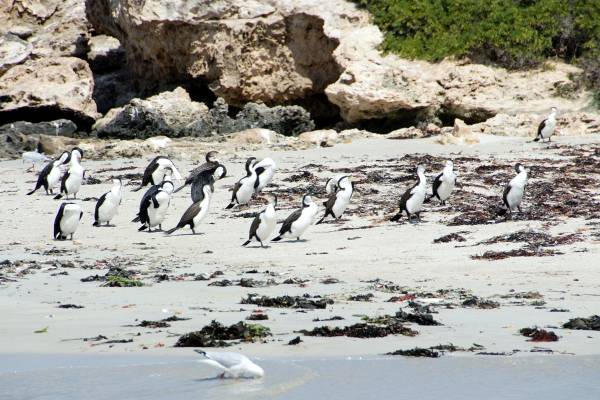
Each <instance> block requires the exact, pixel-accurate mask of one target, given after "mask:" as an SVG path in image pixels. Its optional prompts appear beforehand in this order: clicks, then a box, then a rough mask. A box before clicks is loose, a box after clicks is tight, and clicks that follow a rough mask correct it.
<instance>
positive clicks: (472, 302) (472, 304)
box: [462, 296, 500, 310]
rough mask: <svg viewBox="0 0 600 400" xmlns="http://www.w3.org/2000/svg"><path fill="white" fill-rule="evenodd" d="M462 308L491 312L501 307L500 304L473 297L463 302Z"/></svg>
mask: <svg viewBox="0 0 600 400" xmlns="http://www.w3.org/2000/svg"><path fill="white" fill-rule="evenodd" d="M462 306H463V307H467V308H481V309H484V310H489V309H492V308H498V307H500V303H498V302H496V301H493V300H486V299H482V298H479V297H477V296H473V297H471V298H468V299H466V300H464V301H463V302H462Z"/></svg>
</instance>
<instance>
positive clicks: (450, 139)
mask: <svg viewBox="0 0 600 400" xmlns="http://www.w3.org/2000/svg"><path fill="white" fill-rule="evenodd" d="M436 141H437V142H438V143H440V144H477V143H479V135H477V134H475V133H473V132H472V130H471V127H470V126H468V125H467V124H465V122H464V121H463V120H461V119H458V118H456V119H455V120H454V127H453V128H452V130H451V131H450V130H449V129H448V128H443V129H442V131H441V135H440V136H438V137H437V140H436Z"/></svg>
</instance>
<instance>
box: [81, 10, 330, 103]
mask: <svg viewBox="0 0 600 400" xmlns="http://www.w3.org/2000/svg"><path fill="white" fill-rule="evenodd" d="M336 1H338V0H336ZM86 3H87V15H88V18H89V20H90V21H91V22H92V24H93V25H94V28H95V30H96V31H97V32H100V33H104V34H108V35H111V36H114V37H116V38H117V39H119V40H120V41H121V43H122V44H123V46H124V48H125V49H126V53H127V57H128V64H129V65H130V66H131V69H132V71H133V73H134V75H135V76H137V77H139V78H141V80H142V82H149V83H151V84H155V83H159V84H164V83H172V82H185V81H188V82H189V81H196V82H204V83H205V84H207V85H208V87H209V88H210V90H212V91H213V92H214V93H215V94H216V95H217V96H220V97H223V98H224V99H225V100H226V101H227V103H229V104H233V105H238V106H241V105H243V104H245V103H247V102H261V103H265V104H267V105H274V104H289V103H292V102H294V101H296V100H298V99H302V98H305V97H307V96H310V95H311V94H314V93H322V92H323V90H324V89H325V87H326V86H327V85H328V84H329V83H331V82H333V81H335V80H336V79H337V77H338V75H339V72H340V70H339V66H338V65H337V63H336V62H335V60H334V58H333V51H334V50H335V48H336V47H337V45H338V41H337V39H335V38H333V37H330V36H328V35H327V34H326V33H325V29H324V23H325V21H324V19H323V18H322V17H321V16H319V15H315V13H311V12H309V8H300V9H298V8H294V9H292V10H288V12H284V10H282V7H280V6H279V4H278V3H286V2H284V1H264V0H262V1H258V0H227V1H225V0H223V1H216V2H209V1H202V2H189V1H186V0H173V1H170V2H165V1H161V0H148V1H144V2H139V1H137V0H87V1H86ZM311 3H312V4H313V5H314V4H316V3H317V2H316V1H312V2H311ZM315 49H318V51H315Z"/></svg>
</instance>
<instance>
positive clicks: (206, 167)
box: [185, 161, 219, 185]
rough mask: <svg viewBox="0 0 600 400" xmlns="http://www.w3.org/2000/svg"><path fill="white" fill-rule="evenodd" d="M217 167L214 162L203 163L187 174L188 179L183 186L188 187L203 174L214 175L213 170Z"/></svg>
mask: <svg viewBox="0 0 600 400" xmlns="http://www.w3.org/2000/svg"><path fill="white" fill-rule="evenodd" d="M218 166H219V163H218V162H214V161H207V162H205V163H204V164H202V165H200V166H198V167H196V168H194V169H193V170H191V171H190V173H189V174H188V177H187V178H186V180H185V184H186V185H189V184H190V183H192V182H193V181H194V180H195V179H196V177H197V176H198V175H200V174H203V173H206V172H209V173H210V174H211V175H212V174H214V173H215V170H216V169H217V167H218Z"/></svg>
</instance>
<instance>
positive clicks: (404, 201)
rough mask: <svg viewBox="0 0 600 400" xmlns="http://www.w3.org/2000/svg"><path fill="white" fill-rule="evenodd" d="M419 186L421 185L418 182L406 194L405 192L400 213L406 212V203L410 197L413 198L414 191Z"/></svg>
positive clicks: (401, 199) (401, 200)
mask: <svg viewBox="0 0 600 400" xmlns="http://www.w3.org/2000/svg"><path fill="white" fill-rule="evenodd" d="M418 184H419V183H418V182H417V183H415V184H414V185H412V186H411V187H410V188H408V189H406V192H404V194H403V195H402V197H400V212H402V210H406V202H407V201H408V199H410V197H411V196H412V193H411V192H412V190H413V189H414V188H416V187H417V185H418Z"/></svg>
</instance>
